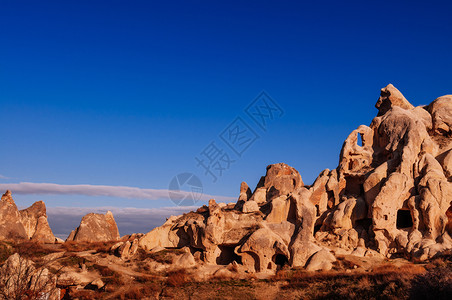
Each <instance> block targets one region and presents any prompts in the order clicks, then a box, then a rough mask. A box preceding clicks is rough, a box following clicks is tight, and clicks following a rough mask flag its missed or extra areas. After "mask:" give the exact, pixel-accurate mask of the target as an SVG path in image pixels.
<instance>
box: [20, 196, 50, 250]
mask: <svg viewBox="0 0 452 300" xmlns="http://www.w3.org/2000/svg"><path fill="white" fill-rule="evenodd" d="M19 213H20V216H21V220H22V224H24V227H25V231H26V233H27V236H28V238H29V239H31V240H34V241H40V242H44V243H54V242H56V238H55V236H54V235H53V232H52V229H50V226H49V222H48V221H47V213H46V206H45V204H44V202H43V201H38V202H35V203H34V204H33V205H32V206H30V207H29V208H27V209H24V210H21V211H20V212H19Z"/></svg>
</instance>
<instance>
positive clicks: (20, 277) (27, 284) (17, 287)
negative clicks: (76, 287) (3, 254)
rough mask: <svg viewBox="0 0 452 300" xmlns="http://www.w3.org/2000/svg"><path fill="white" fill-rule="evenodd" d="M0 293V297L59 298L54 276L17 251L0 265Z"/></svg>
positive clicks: (54, 299)
mask: <svg viewBox="0 0 452 300" xmlns="http://www.w3.org/2000/svg"><path fill="white" fill-rule="evenodd" d="M0 293H1V295H2V299H49V300H58V299H61V297H60V289H59V288H57V287H56V276H54V275H53V274H52V273H51V272H49V270H48V269H46V268H37V267H36V266H35V264H34V262H33V261H31V260H28V259H26V258H24V257H21V256H20V255H19V254H18V253H15V254H13V255H11V256H10V257H9V258H8V259H7V260H6V262H5V263H4V264H3V265H2V266H1V267H0Z"/></svg>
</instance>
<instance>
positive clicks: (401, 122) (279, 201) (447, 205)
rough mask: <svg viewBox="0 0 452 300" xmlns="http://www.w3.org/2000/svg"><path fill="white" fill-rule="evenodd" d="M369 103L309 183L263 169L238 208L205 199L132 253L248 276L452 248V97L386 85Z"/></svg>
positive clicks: (282, 170)
mask: <svg viewBox="0 0 452 300" xmlns="http://www.w3.org/2000/svg"><path fill="white" fill-rule="evenodd" d="M375 106H376V108H377V109H378V114H377V117H375V118H374V119H373V120H372V122H371V124H370V126H365V125H361V126H359V127H358V128H357V129H356V130H354V131H353V132H352V133H351V134H350V135H349V136H348V137H347V139H346V140H345V142H344V144H343V146H342V150H341V153H340V157H339V166H338V167H337V168H336V169H333V170H328V169H327V170H324V171H322V172H321V173H320V175H319V176H318V178H317V179H316V180H315V182H314V183H313V184H312V185H311V186H306V185H304V184H303V181H302V179H301V176H300V174H299V173H298V172H297V171H296V170H295V169H294V168H292V167H290V166H288V165H286V164H282V163H280V164H275V165H270V166H268V167H267V173H266V175H265V176H264V177H262V178H261V180H260V181H259V183H258V185H257V187H256V188H255V190H254V192H253V193H251V190H250V189H249V187H248V185H247V184H246V183H242V185H241V188H240V196H239V199H238V201H237V203H236V204H229V205H225V204H217V203H216V202H215V200H210V201H209V205H208V206H203V207H201V208H199V209H198V210H197V211H196V212H190V213H187V214H184V215H182V216H178V217H171V218H169V219H168V220H167V221H166V223H165V224H163V225H162V226H161V227H158V228H155V229H154V230H152V231H150V232H149V233H147V234H145V235H144V236H143V237H141V238H140V239H139V240H138V244H139V246H140V247H142V248H143V249H145V250H153V249H161V248H162V247H164V248H183V247H189V249H190V251H191V253H194V256H196V257H199V258H200V259H201V260H202V261H203V262H204V263H206V264H216V265H227V264H230V263H234V264H240V265H243V267H245V268H247V269H248V270H249V271H251V272H268V271H270V272H273V271H275V270H277V269H278V268H280V267H281V266H283V265H285V264H288V265H290V266H292V267H306V268H307V269H308V270H318V269H329V268H331V266H332V262H334V260H335V255H340V254H344V255H345V254H351V255H356V256H368V257H370V256H376V257H389V258H391V257H399V256H404V257H406V258H409V259H412V258H417V259H421V260H423V259H428V258H432V257H434V256H436V255H438V254H441V253H443V252H445V251H447V250H451V249H452V239H451V235H452V230H451V228H452V208H451V200H452V183H451V181H452V138H451V133H452V96H450V95H449V96H443V97H440V98H438V99H436V100H435V101H433V102H432V103H431V104H430V105H428V106H418V107H414V106H413V105H411V104H410V102H408V100H407V99H406V98H405V97H404V96H403V95H402V93H401V92H400V91H399V90H397V89H396V88H395V87H394V86H393V85H388V86H387V87H385V88H383V89H382V90H381V96H380V98H379V99H378V101H377V103H376V105H375ZM358 136H360V137H361V140H362V144H361V143H358ZM134 244H136V242H134ZM127 246H128V245H127ZM127 246H126V247H127Z"/></svg>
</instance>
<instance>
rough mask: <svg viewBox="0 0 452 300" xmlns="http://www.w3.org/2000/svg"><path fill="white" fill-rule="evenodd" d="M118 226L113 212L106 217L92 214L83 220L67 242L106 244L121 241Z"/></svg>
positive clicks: (109, 212)
mask: <svg viewBox="0 0 452 300" xmlns="http://www.w3.org/2000/svg"><path fill="white" fill-rule="evenodd" d="M119 238H120V236H119V231H118V226H117V225H116V222H115V218H114V217H113V214H112V213H111V211H107V213H106V214H105V215H103V214H95V213H90V214H87V215H86V216H84V217H83V218H82V221H81V222H80V226H79V227H77V228H76V229H75V230H73V231H72V232H71V233H70V234H69V237H68V238H67V239H66V241H78V242H104V241H114V240H119Z"/></svg>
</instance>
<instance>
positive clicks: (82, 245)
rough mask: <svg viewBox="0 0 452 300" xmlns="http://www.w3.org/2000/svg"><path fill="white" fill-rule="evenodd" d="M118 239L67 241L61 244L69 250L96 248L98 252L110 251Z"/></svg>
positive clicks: (79, 250) (80, 250) (78, 250)
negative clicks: (106, 240)
mask: <svg viewBox="0 0 452 300" xmlns="http://www.w3.org/2000/svg"><path fill="white" fill-rule="evenodd" d="M116 243H117V241H109V242H74V241H70V242H65V243H63V244H62V245H61V247H62V248H63V249H64V250H66V251H69V252H82V251H89V250H95V251H96V252H98V253H108V252H109V251H110V248H111V246H113V245H114V244H116Z"/></svg>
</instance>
